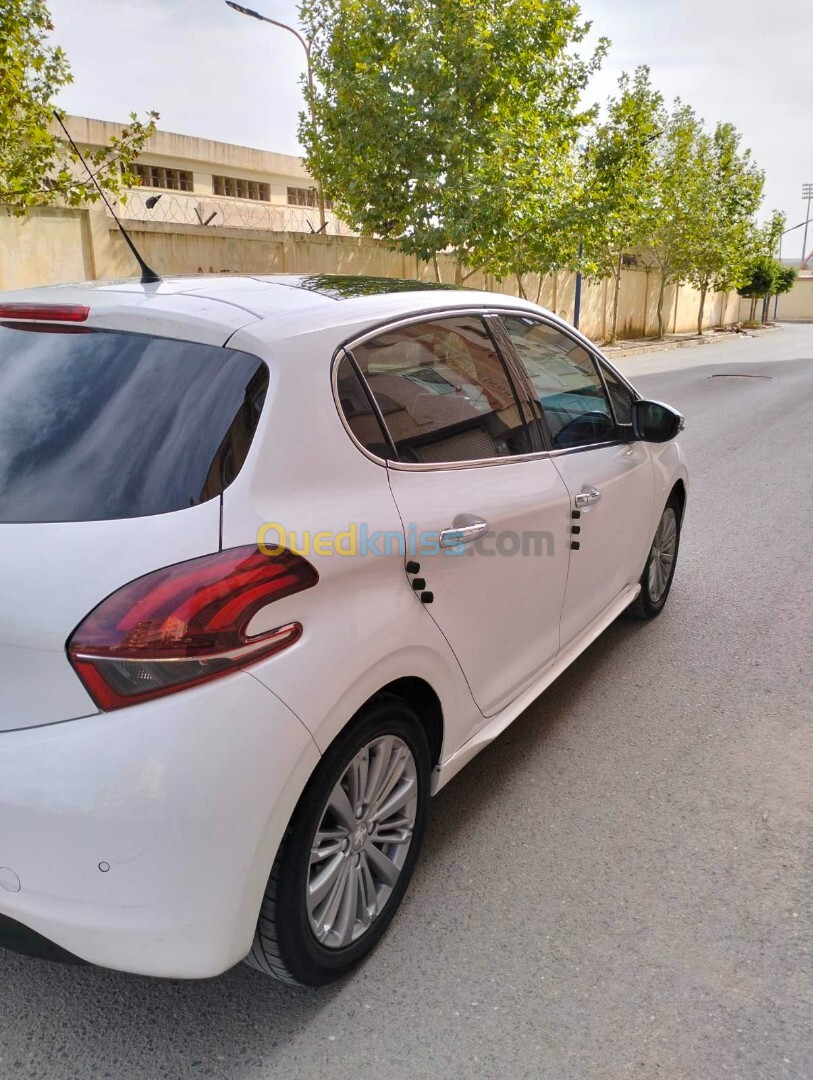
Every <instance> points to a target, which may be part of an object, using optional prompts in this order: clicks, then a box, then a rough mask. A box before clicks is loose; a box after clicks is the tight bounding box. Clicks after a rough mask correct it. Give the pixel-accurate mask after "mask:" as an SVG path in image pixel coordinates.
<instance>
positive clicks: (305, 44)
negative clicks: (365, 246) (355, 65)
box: [226, 0, 326, 233]
mask: <svg viewBox="0 0 813 1080" xmlns="http://www.w3.org/2000/svg"><path fill="white" fill-rule="evenodd" d="M226 7H230V8H231V9H232V11H238V12H239V13H240V14H241V15H248V16H249V17H250V18H252V19H258V20H259V21H260V22H264V23H269V24H270V25H271V26H278V27H279V28H280V30H287V31H288V33H289V34H293V35H294V37H295V38H296V40H297V41H298V42H299V44H300V45H301V46H302V48H303V49H304V50H305V62H306V64H307V67H306V69H305V70H306V73H307V80H308V108H309V109H310V114H311V123H312V124H313V126H314V127H316V116H315V113H314V108H313V61H312V60H311V49H312V48H313V40H310V41H306V40H305V38H304V37H303V36H302V35H301V34H300V32H299V31H298V30H297V29H296V28H295V27H293V26H289V25H288V24H287V23H284V22H278V21H277V20H276V19H269V18H268V16H267V15H261V14H260V13H259V11H254V10H253V9H252V8H247V7H243V6H242V5H241V4H235V3H232V0H226ZM316 198H317V202H318V204H319V232H320V233H323V232H325V224H326V219H325V193H324V191H323V189H322V181H321V180H317V181H316Z"/></svg>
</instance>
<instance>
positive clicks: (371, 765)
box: [306, 735, 418, 949]
mask: <svg viewBox="0 0 813 1080" xmlns="http://www.w3.org/2000/svg"><path fill="white" fill-rule="evenodd" d="M417 813H418V772H417V766H416V763H415V759H414V757H413V755H412V752H411V750H410V749H409V747H408V746H407V745H406V743H405V742H403V740H401V739H399V738H397V737H396V736H388V735H385V736H381V737H379V738H376V739H374V740H373V741H372V742H370V743H368V744H367V745H366V746H363V747H362V748H361V750H359V751H358V752H357V753H356V754H355V756H354V757H353V758H352V760H351V761H350V763H349V764H348V765H347V767H346V768H345V770H344V772H343V773H342V775H341V777H340V779H339V780H338V781H337V783H336V784H335V786H334V787H333V790H332V791H331V793H330V796H329V798H328V800H327V803H326V805H325V807H324V809H323V811H322V814H321V817H320V820H319V824H318V826H317V828H316V832H315V833H314V836H313V841H312V843H311V850H310V863H309V867H308V874H307V884H306V902H307V909H308V918H309V921H310V927H311V930H312V932H313V934H314V936H315V937H316V940H317V941H318V942H319V943H320V944H321V945H323V946H324V947H326V948H329V949H341V948H345V947H346V946H348V945H351V944H352V943H353V942H355V941H358V939H359V938H360V937H361V936H362V935H363V934H364V933H365V932H366V931H367V930H369V929H370V927H371V926H372V925H373V923H374V922H375V920H376V919H377V918H378V916H379V915H380V914H381V911H382V910H383V908H384V906H385V904H386V903H387V900H388V899H389V897H390V895H391V893H392V890H393V888H394V886H395V884H396V882H397V881H398V878H399V877H400V875H401V871H402V870H403V867H404V863H405V862H406V858H407V853H408V852H409V848H410V845H411V843H412V835H413V830H414V828H415V820H416V817H417Z"/></svg>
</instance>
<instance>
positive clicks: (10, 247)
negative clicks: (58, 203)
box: [0, 209, 813, 341]
mask: <svg viewBox="0 0 813 1080" xmlns="http://www.w3.org/2000/svg"><path fill="white" fill-rule="evenodd" d="M127 226H128V229H129V231H130V233H131V235H132V237H133V239H134V241H135V243H136V245H137V247H138V248H139V250H140V251H141V252H142V254H143V256H144V258H145V259H146V260H147V262H148V263H149V264H150V265H151V266H153V267H154V268H155V269H156V270H158V271H159V273H161V274H165V275H168V274H195V273H199V272H201V273H227V272H228V273H255V274H263V273H265V274H273V273H305V274H308V273H313V274H320V273H321V274H325V273H327V274H373V275H377V276H381V277H402V278H420V279H423V280H426V281H433V280H435V271H434V267H432V266H431V265H429V264H426V263H419V262H418V261H417V260H416V259H415V258H414V257H411V256H407V255H402V254H400V253H399V252H394V251H391V250H390V249H389V248H388V247H387V246H386V244H384V243H383V242H381V241H377V240H371V239H368V238H366V237H357V236H319V235H315V234H309V233H280V232H265V231H261V230H250V229H245V228H217V227H214V228H213V227H205V226H196V225H180V224H177V223H173V222H144V221H132V220H131V221H129V222H128V223H127ZM438 263H439V267H440V272H441V278H442V280H443V281H445V282H448V283H450V284H451V283H454V282H455V278H456V274H457V276H458V278H459V277H460V275H459V274H458V273H457V267H456V264H455V261H454V259H453V258H452V257H451V256H448V255H441V256H440V257H439V259H438ZM134 274H135V267H134V265H133V259H132V256H131V254H130V252H129V251H128V249H127V247H126V245H125V243H124V241H123V239H122V237H121V235H120V234H119V232H118V231H117V229H116V227H115V225H114V223H113V222H112V221H111V219H110V217H109V216H108V215H107V214H106V213H104V212H102V211H99V210H96V209H94V210H87V209H76V210H73V209H59V210H56V209H43V210H36V211H34V212H32V213H31V214H30V215H29V217H27V218H25V219H17V218H10V217H5V216H2V215H1V214H0V290H6V289H15V288H25V287H29V286H36V285H50V284H55V283H59V282H65V281H84V280H93V279H97V280H109V279H111V278H122V277H133V276H134ZM464 284H465V285H467V286H469V287H471V288H480V289H489V290H492V291H494V292H501V293H505V294H508V295H514V296H516V295H518V294H519V286H518V284H517V282H516V280H515V279H514V278H510V279H506V280H505V281H502V282H499V281H497V280H495V279H494V278H493V277H492V276H491V275H488V274H483V273H481V272H477V273H475V274H473V275H472V276H470V277H468V278H466V280H465V282H464ZM658 288H659V277H658V274H657V271H655V270H643V269H641V270H637V269H635V270H625V271H624V272H623V275H622V281H621V292H620V295H619V319H618V332H619V337H620V338H624V339H628V338H637V337H646V336H647V335H652V334H654V333H656V332H657V299H658ZM523 289H524V291H525V294H526V296H527V297H528V299H529V300H533V301H535V302H537V303H540V304H542V305H543V306H544V307H547V308H549V309H550V310H552V311H555V312H557V313H558V314H559V315H561V316H562V317H563V318H565V319H568V320H572V318H573V306H574V301H575V291H576V277H575V274H570V273H565V272H560V273H558V274H549V275H547V276H545V277H541V278H540V276H539V275H537V274H527V275H526V276H525V278H524V279H523ZM612 301H613V290H612V283H611V282H610V281H600V282H591V281H586V282H584V283H583V287H582V314H581V328H582V330H583V331H584V333H585V334H587V335H588V336H589V337H591V338H592V339H594V340H595V341H606V340H607V337H608V334H609V331H610V327H611V321H612ZM698 304H699V296H698V294H697V293H696V292H695V291H694V290H693V289H691V288H689V287H687V286H670V287H669V288H668V289H667V290H666V297H665V310H666V312H667V313H668V315H667V322H666V330H667V332H668V333H689V332H692V331H694V330H695V329H696V326H697V311H698ZM812 315H813V312H812ZM739 318H740V303H739V297H738V296H737V294H736V293H715V294H711V295H709V296H708V297H707V300H706V310H705V316H704V327H707V328H708V327H712V326H720V325H728V324H730V323H733V322H736V321H737V320H738V319H739Z"/></svg>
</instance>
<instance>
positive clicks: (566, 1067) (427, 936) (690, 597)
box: [0, 326, 813, 1080]
mask: <svg viewBox="0 0 813 1080" xmlns="http://www.w3.org/2000/svg"><path fill="white" fill-rule="evenodd" d="M621 364H622V366H623V367H624V368H625V370H626V371H627V372H628V373H629V374H630V375H631V377H633V378H634V379H635V380H636V382H637V384H638V385H639V386H640V388H641V389H642V390H643V391H644V392H645V393H647V394H648V395H649V396H651V397H655V398H659V399H662V400H666V401H669V402H672V403H673V404H675V405H676V406H677V407H678V408H680V409H682V410H683V411H684V412H685V414H686V416H687V428H686V432H685V438H684V445H685V448H686V451H687V454H688V456H689V459H690V466H691V470H692V488H691V493H690V502H689V510H688V516H687V520H686V524H685V530H684V535H683V546H682V550H681V558H680V564H679V567H678V574H677V578H676V582H675V587H674V590H673V593H672V598H671V600H670V603H669V606H668V608H667V609H666V611H665V612H664V614H663V616H662V617H661V618H660V619H658V620H657V621H656V622H654V623H652V624H640V623H636V622H631V621H627V620H624V619H622V620H620V621H618V622H617V623H616V624H615V625H614V626H612V627H611V628H610V629H609V630H608V631H607V633H605V634H604V636H603V637H602V638H601V639H600V641H598V642H597V643H596V644H595V645H593V647H592V648H591V649H589V650H588V652H587V653H586V654H584V655H583V656H582V657H581V658H580V660H579V661H578V662H577V663H576V664H575V665H574V666H573V667H572V668H571V669H570V670H569V671H568V672H567V673H566V674H565V675H564V676H563V677H562V678H560V679H559V680H558V682H557V683H556V684H555V685H554V686H553V687H552V688H551V689H550V690H549V691H548V692H547V693H546V694H544V695H543V697H542V698H541V699H540V700H539V701H537V702H536V703H535V704H534V705H533V706H532V707H531V708H529V709H528V710H527V712H526V713H525V714H524V715H523V716H522V717H521V718H520V719H519V720H518V721H517V722H516V723H515V724H514V725H513V726H512V727H511V728H510V729H509V731H508V732H507V733H506V734H505V735H504V736H503V738H502V739H501V740H499V741H498V742H497V743H496V744H494V745H493V746H492V747H491V748H490V749H489V750H487V751H486V752H485V753H483V754H481V755H480V757H479V758H477V759H476V760H475V761H474V762H473V763H472V764H471V765H469V767H468V768H467V769H466V770H465V771H464V772H463V773H461V774H460V776H459V777H458V778H456V779H455V780H454V781H453V782H452V783H451V784H450V785H449V786H448V787H447V788H446V789H445V790H444V791H443V792H442V793H441V794H440V795H439V796H438V798H437V799H436V801H435V806H434V814H433V820H432V824H431V826H430V834H429V837H428V841H427V845H426V848H425V851H424V855H423V859H422V862H421V864H420V866H419V869H418V873H417V875H416V878H415V880H414V882H413V885H412V887H411V889H410V892H409V894H408V896H407V899H406V902H405V904H404V907H403V909H402V911H401V913H400V914H399V916H398V917H397V918H396V920H395V922H394V923H393V926H392V928H391V930H390V933H389V935H388V936H387V937H386V939H385V940H384V942H383V944H382V945H381V946H380V947H379V949H378V950H377V952H376V953H375V954H374V956H373V957H372V958H371V959H370V960H369V961H368V963H367V964H366V965H365V966H364V967H363V968H362V969H361V970H360V971H359V972H358V973H357V974H356V975H354V976H353V977H352V978H350V979H349V980H347V981H346V982H344V983H343V984H341V985H339V986H336V987H333V988H330V989H327V990H324V991H319V992H312V991H291V990H288V989H285V988H283V987H281V986H278V985H276V984H274V983H273V982H270V981H268V980H266V979H265V978H264V977H263V976H261V975H259V974H258V973H256V972H254V971H251V970H249V969H248V968H246V967H242V966H241V967H237V968H235V969H234V970H233V971H231V972H229V973H228V974H226V975H224V976H222V977H221V978H219V979H214V980H211V981H208V982H204V983H183V982H162V981H159V980H155V979H144V978H136V977H132V976H126V975H120V974H116V973H113V972H106V971H101V970H95V969H92V968H83V969H73V968H63V967H60V966H58V965H51V964H45V963H42V962H37V961H33V960H26V959H23V958H21V957H16V956H13V955H11V954H0V986H2V991H0V995H1V996H0V1076H2V1077H3V1078H6V1077H13V1078H14V1080H18V1078H22V1077H49V1078H50V1077H59V1078H60V1080H61V1078H67V1077H82V1078H85V1077H115V1078H117V1080H118V1078H121V1077H126V1078H130V1077H132V1078H142V1077H148V1078H152V1077H164V1076H166V1077H173V1078H187V1077H197V1076H216V1077H220V1078H238V1077H239V1078H244V1077H279V1078H285V1080H295V1078H299V1077H303V1078H304V1077H307V1078H309V1080H312V1078H317V1077H318V1078H322V1077H330V1078H337V1080H338V1078H345V1077H347V1078H350V1077H352V1078H354V1080H366V1078H373V1077H374V1078H376V1080H386V1078H390V1077H391V1078H397V1080H409V1078H413V1077H444V1078H450V1080H452V1078H455V1080H456V1078H463V1077H500V1078H502V1077H506V1078H512V1080H513V1078H519V1077H544V1078H550V1080H569V1078H578V1080H593V1078H596V1080H616V1078H623V1077H634V1078H647V1080H648V1078H655V1077H657V1078H661V1080H662V1078H676V1080H694V1078H697V1080H707V1078H714V1080H717V1078H722V1077H737V1078H749V1080H751V1078H763V1077H764V1078H766V1080H780V1078H788V1077H792V1078H794V1080H801V1078H808V1077H813V957H812V956H811V953H812V952H813V926H812V925H811V897H813V874H812V873H811V850H812V849H811V822H813V813H812V811H813V798H812V796H813V735H811V729H812V728H813V723H812V721H813V706H811V666H810V662H811V652H812V651H813V650H811V640H812V639H813V633H812V632H811V631H812V630H813V627H812V626H811V606H813V605H812V604H811V601H813V588H812V587H811V585H812V582H811V524H813V521H812V520H811V506H812V505H813V484H811V477H812V476H813V460H811V457H812V455H811V442H813V439H812V438H811V434H812V430H811V429H812V428H813V326H810V327H787V328H785V329H784V330H782V331H777V332H775V333H772V334H770V335H768V336H765V337H762V338H756V339H745V340H743V339H738V340H732V341H726V342H725V343H722V344H715V345H713V346H709V347H706V348H702V349H696V350H692V351H676V352H665V353H659V354H657V355H654V356H652V355H651V356H646V357H635V358H630V359H629V360H628V361H621ZM738 373H739V375H746V376H749V377H739V376H738ZM718 375H720V376H725V377H722V378H717V377H715V376H718ZM729 376H738V377H734V378H732V377H729Z"/></svg>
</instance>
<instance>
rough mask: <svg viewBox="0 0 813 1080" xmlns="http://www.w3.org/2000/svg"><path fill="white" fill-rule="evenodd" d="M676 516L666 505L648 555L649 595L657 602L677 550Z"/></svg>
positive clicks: (667, 581)
mask: <svg viewBox="0 0 813 1080" xmlns="http://www.w3.org/2000/svg"><path fill="white" fill-rule="evenodd" d="M677 536H678V530H677V518H676V516H675V511H674V508H673V507H671V506H667V507H666V509H665V510H664V512H663V516H662V517H661V520H660V523H659V524H658V531H657V532H656V533H655V539H654V541H653V543H652V551H651V553H650V556H649V575H648V578H647V582H648V585H649V596H650V599H651V600H652V602H653V604H657V603H658V601H659V600H660V599H661V597H662V596H663V594H664V593H665V592H666V589H667V587H668V585H669V581H670V578H671V575H672V567H673V566H674V562H675V554H676V552H677Z"/></svg>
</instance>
